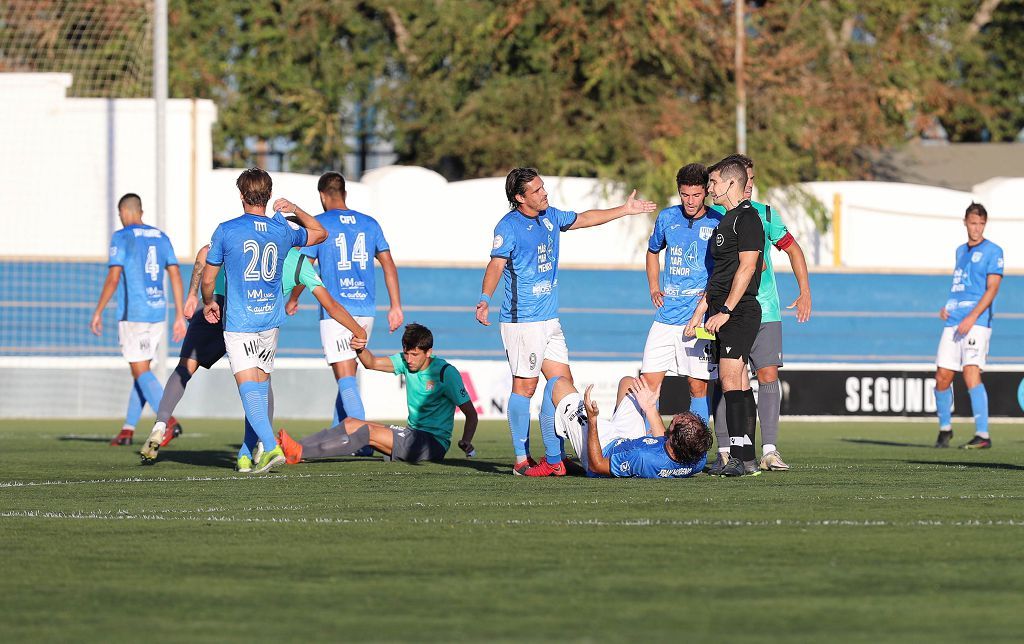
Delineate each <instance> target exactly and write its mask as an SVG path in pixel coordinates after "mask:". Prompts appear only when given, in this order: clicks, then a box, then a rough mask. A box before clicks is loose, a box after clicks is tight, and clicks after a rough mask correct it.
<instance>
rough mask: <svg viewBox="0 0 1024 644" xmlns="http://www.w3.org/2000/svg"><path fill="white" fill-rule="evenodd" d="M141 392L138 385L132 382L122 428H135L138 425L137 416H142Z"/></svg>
mask: <svg viewBox="0 0 1024 644" xmlns="http://www.w3.org/2000/svg"><path fill="white" fill-rule="evenodd" d="M142 405H143V400H142V390H140V389H139V383H138V382H136V381H134V380H133V381H132V393H131V394H130V395H129V396H128V411H127V412H126V413H125V415H124V426H125V427H131V428H132V429H134V428H135V426H136V425H138V424H139V416H141V415H142Z"/></svg>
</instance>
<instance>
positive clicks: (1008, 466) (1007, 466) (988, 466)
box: [907, 461, 1024, 472]
mask: <svg viewBox="0 0 1024 644" xmlns="http://www.w3.org/2000/svg"><path fill="white" fill-rule="evenodd" d="M907 463H909V464H911V465H948V466H950V467H960V466H963V467H976V468H980V469H985V470H1012V471H1016V472H1021V471H1024V465H1014V464H1013V463H975V462H973V461H907Z"/></svg>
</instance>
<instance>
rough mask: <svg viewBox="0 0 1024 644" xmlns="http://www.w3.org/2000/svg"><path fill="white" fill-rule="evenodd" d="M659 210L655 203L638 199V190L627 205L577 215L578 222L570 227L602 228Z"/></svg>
mask: <svg viewBox="0 0 1024 644" xmlns="http://www.w3.org/2000/svg"><path fill="white" fill-rule="evenodd" d="M657 208H658V206H657V204H655V203H654V202H653V201H645V200H643V199H637V198H636V190H634V191H633V192H632V193H630V195H629V198H628V199H626V203H624V204H622V205H621V206H618V207H616V208H608V209H606V210H586V211H584V212H581V213H580V214H578V215H576V221H574V222H573V224H572V226H569V230H578V229H580V228H590V227H591V226H600V225H601V224H606V223H608V222H609V221H613V220H615V219H618V218H620V217H625V216H627V215H639V214H642V213H645V212H654V211H655V210H657Z"/></svg>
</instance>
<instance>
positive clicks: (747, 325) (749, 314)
mask: <svg viewBox="0 0 1024 644" xmlns="http://www.w3.org/2000/svg"><path fill="white" fill-rule="evenodd" d="M708 304H709V305H710V308H709V311H710V314H711V315H713V314H714V313H715V312H717V311H718V309H720V308H721V307H722V305H723V304H725V299H724V298H723V299H721V300H718V301H715V300H710V301H709V302H708ZM759 328H761V305H760V304H758V302H757V300H756V299H755V298H743V299H742V300H740V302H739V304H737V305H736V308H734V309H733V311H732V315H730V316H729V321H728V322H726V323H725V326H723V327H722V328H721V329H719V330H718V333H717V334H715V335H716V336H717V339H716V340H715V342H714V344H713V345H712V347H713V348H712V352H713V356H712V357H713V358H714V360H715V362H719V361H721V360H723V359H736V360H743V361H745V362H749V361H750V350H751V348H752V347H753V346H754V339H755V338H756V337H757V330H758V329H759Z"/></svg>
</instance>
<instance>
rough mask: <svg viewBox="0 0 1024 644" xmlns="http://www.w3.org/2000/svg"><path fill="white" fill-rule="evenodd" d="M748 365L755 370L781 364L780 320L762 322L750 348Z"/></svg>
mask: <svg viewBox="0 0 1024 644" xmlns="http://www.w3.org/2000/svg"><path fill="white" fill-rule="evenodd" d="M750 366H751V367H752V368H753V369H754V370H755V371H757V370H758V369H762V368H764V367H781V366H782V322H763V323H762V324H761V327H760V328H759V329H758V330H757V337H755V338H754V346H753V347H752V348H751V349H750Z"/></svg>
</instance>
